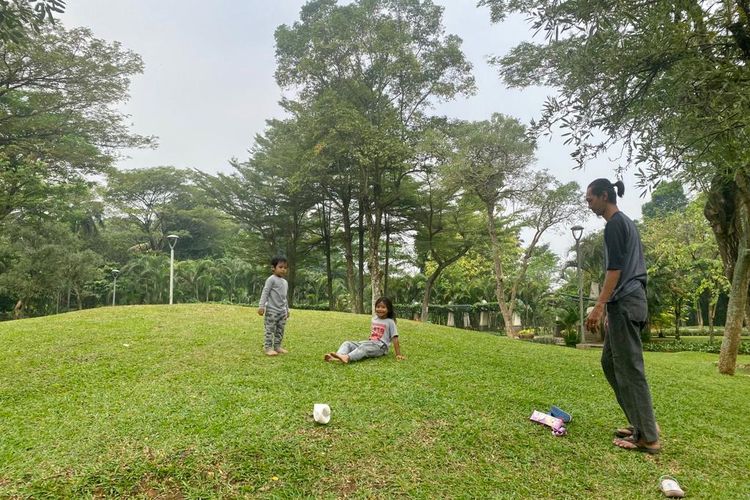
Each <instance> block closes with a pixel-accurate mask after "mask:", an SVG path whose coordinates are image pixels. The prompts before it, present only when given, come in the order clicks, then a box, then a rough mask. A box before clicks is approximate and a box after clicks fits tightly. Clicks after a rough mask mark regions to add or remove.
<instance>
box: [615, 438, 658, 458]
mask: <svg viewBox="0 0 750 500" xmlns="http://www.w3.org/2000/svg"><path fill="white" fill-rule="evenodd" d="M612 444H613V445H615V446H617V447H618V448H622V449H623V450H632V451H642V452H644V453H648V454H649V455H656V454H657V453H659V452H660V451H661V445H660V444H659V441H654V442H653V443H646V442H645V441H633V440H632V439H628V438H616V439H615V440H614V441H612Z"/></svg>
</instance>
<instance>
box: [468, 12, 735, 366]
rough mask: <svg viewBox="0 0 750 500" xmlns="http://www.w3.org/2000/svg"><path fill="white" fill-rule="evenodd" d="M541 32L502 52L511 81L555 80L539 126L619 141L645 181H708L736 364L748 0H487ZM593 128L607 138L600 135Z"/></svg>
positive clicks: (730, 362)
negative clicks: (541, 37)
mask: <svg viewBox="0 0 750 500" xmlns="http://www.w3.org/2000/svg"><path fill="white" fill-rule="evenodd" d="M479 5H487V6H490V8H491V12H492V19H493V20H494V21H501V20H503V19H504V18H505V16H506V15H508V14H509V13H511V12H520V13H521V14H524V15H526V16H528V17H529V18H530V19H531V20H532V29H535V30H537V31H542V32H544V33H545V35H546V36H545V38H546V39H545V41H544V42H542V43H526V42H525V43H522V44H520V45H518V46H517V47H515V48H514V49H513V50H512V51H511V52H510V53H509V54H508V55H506V56H505V57H502V58H498V59H496V62H497V63H498V64H499V65H500V67H501V73H502V75H503V76H504V78H505V81H506V82H507V83H509V84H510V85H512V86H521V87H525V86H529V85H539V84H540V83H541V84H544V85H549V86H552V87H555V88H556V90H557V92H558V96H557V97H555V98H550V99H548V102H547V104H546V105H545V109H544V113H543V117H542V120H541V122H540V128H545V127H551V126H554V125H560V126H562V127H563V128H564V129H566V130H567V132H568V134H569V139H568V141H569V142H570V143H572V144H574V145H575V146H576V150H575V152H574V153H573V154H574V156H575V157H576V158H577V159H578V160H579V161H580V162H581V164H583V162H585V161H586V159H587V158H589V157H591V156H592V155H596V154H598V153H600V152H602V151H604V150H606V149H607V147H608V146H610V145H612V144H615V143H618V142H621V143H624V144H625V148H626V153H627V154H626V157H625V160H626V162H627V163H628V164H632V163H634V164H640V165H644V167H643V168H642V169H640V170H639V174H640V175H641V177H642V180H643V182H644V183H652V182H655V181H656V180H658V179H660V178H663V177H665V176H668V177H671V178H673V179H675V180H680V181H686V182H688V183H691V184H694V185H697V186H710V189H709V190H708V192H709V200H708V203H707V205H706V210H705V214H706V217H707V218H708V219H709V220H710V221H711V224H712V227H713V231H714V234H715V235H716V238H717V241H718V244H719V248H720V250H721V255H722V259H723V261H724V267H725V273H726V276H727V277H728V278H730V279H731V282H732V291H731V293H730V301H729V302H730V303H729V306H728V317H727V324H726V328H725V335H724V342H723V343H722V350H721V355H720V362H719V371H720V372H722V373H728V374H732V373H734V369H735V365H736V357H737V351H738V349H739V341H740V333H741V329H742V322H743V320H744V318H745V314H746V310H747V308H748V300H749V297H748V284H749V283H750V251H749V249H750V228H748V224H747V223H746V221H747V220H750V150H748V148H747V144H748V142H749V140H750V136H749V134H748V130H750V96H749V95H748V92H747V82H748V80H750V5H748V3H747V2H746V1H745V0H737V1H726V2H698V1H686V2H673V1H669V0H657V1H651V0H648V1H647V0H637V1H627V2H626V1H624V0H616V1H614V2H600V3H591V2H584V3H581V2H577V1H575V0H563V1H558V0H543V1H532V0H518V1H515V0H513V1H507V0H480V2H479ZM596 130H601V131H603V133H604V134H603V135H604V140H603V141H602V142H599V143H597V142H595V141H596V139H594V138H596V137H601V134H595V133H594V132H595V131H596Z"/></svg>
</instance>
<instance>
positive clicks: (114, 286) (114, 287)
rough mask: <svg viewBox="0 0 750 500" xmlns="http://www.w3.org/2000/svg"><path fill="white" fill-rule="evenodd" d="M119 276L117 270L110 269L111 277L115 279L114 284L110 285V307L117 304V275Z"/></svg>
mask: <svg viewBox="0 0 750 500" xmlns="http://www.w3.org/2000/svg"><path fill="white" fill-rule="evenodd" d="M118 274H120V270H119V269H112V276H113V277H114V278H115V281H114V283H112V305H115V304H116V303H117V275H118Z"/></svg>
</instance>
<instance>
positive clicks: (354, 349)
mask: <svg viewBox="0 0 750 500" xmlns="http://www.w3.org/2000/svg"><path fill="white" fill-rule="evenodd" d="M395 316H396V315H395V313H394V312H393V302H391V299H389V298H388V297H380V298H379V299H378V300H377V301H376V302H375V316H374V317H373V318H372V324H371V325H370V338H369V339H368V340H361V341H359V342H352V341H350V340H347V341H345V342H344V343H343V344H341V347H339V350H338V351H336V352H329V353H327V354H326V355H324V356H323V359H324V360H326V361H341V362H342V363H349V362H350V361H359V360H362V359H365V358H376V357H378V356H383V355H385V354H388V349H389V347H390V345H391V342H393V350H394V351H395V352H396V359H398V360H402V359H406V357H405V356H402V355H401V348H400V347H399V345H398V330H397V329H396V317H395Z"/></svg>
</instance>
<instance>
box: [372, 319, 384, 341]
mask: <svg viewBox="0 0 750 500" xmlns="http://www.w3.org/2000/svg"><path fill="white" fill-rule="evenodd" d="M383 335H385V325H382V324H380V323H373V324H372V327H371V328H370V340H381V339H382V338H383Z"/></svg>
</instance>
